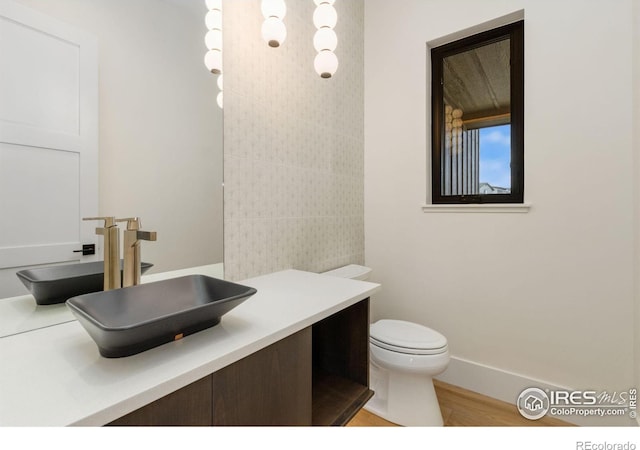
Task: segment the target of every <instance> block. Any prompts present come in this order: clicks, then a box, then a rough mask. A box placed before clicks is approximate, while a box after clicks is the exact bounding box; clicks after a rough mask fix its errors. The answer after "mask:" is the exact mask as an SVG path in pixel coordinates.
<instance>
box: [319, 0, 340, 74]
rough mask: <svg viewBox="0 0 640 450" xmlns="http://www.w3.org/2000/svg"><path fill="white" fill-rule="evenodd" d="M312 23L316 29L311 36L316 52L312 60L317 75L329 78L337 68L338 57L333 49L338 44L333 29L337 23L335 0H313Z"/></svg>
mask: <svg viewBox="0 0 640 450" xmlns="http://www.w3.org/2000/svg"><path fill="white" fill-rule="evenodd" d="M314 2H315V4H316V9H315V11H314V12H313V24H314V25H315V27H316V29H317V31H316V34H315V35H314V37H313V46H314V48H315V49H316V51H317V52H318V54H317V55H316V58H315V60H314V62H313V66H314V68H315V69H316V72H317V73H318V75H320V76H321V77H322V78H331V77H332V76H333V74H335V73H336V70H338V57H337V56H336V54H335V53H334V50H335V49H336V47H337V46H338V36H337V35H336V32H335V31H334V28H335V26H336V24H337V23H338V13H337V11H336V9H335V8H334V7H333V4H334V3H335V0H314Z"/></svg>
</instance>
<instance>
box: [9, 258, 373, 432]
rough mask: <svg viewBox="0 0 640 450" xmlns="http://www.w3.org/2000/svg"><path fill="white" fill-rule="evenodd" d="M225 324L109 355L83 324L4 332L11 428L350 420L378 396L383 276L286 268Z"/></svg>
mask: <svg viewBox="0 0 640 450" xmlns="http://www.w3.org/2000/svg"><path fill="white" fill-rule="evenodd" d="M240 283H242V284H244V285H246V286H251V287H254V288H256V289H257V291H258V292H257V294H255V295H254V296H253V297H251V298H250V299H248V300H246V301H245V302H244V303H243V304H241V305H239V306H238V307H236V308H235V309H234V310H232V311H231V312H229V313H228V314H226V315H225V316H224V317H223V318H222V322H221V323H220V324H219V325H216V326H215V327H212V328H209V329H207V330H204V331H201V332H198V333H196V334H193V335H191V336H187V337H185V338H183V339H181V340H178V341H175V342H171V343H169V344H165V345H162V346H160V347H156V348H154V349H151V350H148V351H145V352H143V353H140V354H137V355H134V356H130V357H126V358H116V359H108V358H103V357H101V356H100V355H99V353H98V349H97V347H96V345H95V343H94V342H93V340H92V339H91V338H90V337H89V335H88V334H87V333H86V332H85V330H84V329H83V328H82V327H81V326H80V324H79V323H77V322H75V321H69V322H65V323H61V324H58V325H53V326H50V327H47V328H42V329H36V330H33V331H29V332H24V333H20V334H15V335H12V336H7V337H4V338H0V354H2V355H3V364H2V367H1V368H0V386H1V387H0V389H2V399H3V401H2V402H0V425H2V426H22V425H27V426H64V425H107V424H111V425H342V424H345V423H346V422H347V421H348V420H349V419H350V418H351V417H352V416H353V415H354V414H355V413H356V412H357V411H358V410H359V409H360V408H361V407H362V406H363V405H364V403H366V401H367V400H368V399H369V398H370V396H371V395H372V392H371V390H370V389H369V377H368V364H369V363H368V361H369V353H368V351H369V350H368V334H369V297H370V296H371V295H372V294H373V293H375V292H377V291H378V290H379V289H380V286H379V285H377V284H375V283H369V282H364V281H355V280H349V279H343V278H334V277H330V276H326V275H320V274H314V273H309V272H302V271H296V270H286V271H282V272H277V273H274V274H269V275H265V276H261V277H257V278H252V279H248V280H243V281H241V282H240Z"/></svg>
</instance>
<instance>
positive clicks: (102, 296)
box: [67, 275, 256, 358]
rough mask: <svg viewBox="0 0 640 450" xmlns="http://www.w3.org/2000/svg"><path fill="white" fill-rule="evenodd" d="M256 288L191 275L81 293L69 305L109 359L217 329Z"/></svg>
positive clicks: (70, 300) (102, 353)
mask: <svg viewBox="0 0 640 450" xmlns="http://www.w3.org/2000/svg"><path fill="white" fill-rule="evenodd" d="M255 293H256V290H255V289H254V288H251V287H248V286H243V285H241V284H235V283H231V282H229V281H224V280H219V279H217V278H212V277H208V276H205V275H189V276H185V277H180V278H172V279H169V280H163V281H156V282H154V283H147V284H141V285H139V286H132V287H128V288H123V289H114V290H111V291H105V292H96V293H93V294H86V295H80V296H77V297H73V298H70V299H69V300H67V306H68V307H69V308H70V309H71V312H72V313H73V314H74V315H75V316H76V318H77V319H78V322H80V324H81V325H82V326H83V327H84V328H85V330H87V332H88V333H89V335H90V336H91V338H93V340H94V341H95V342H96V344H97V345H98V350H100V354H101V355H102V356H104V357H106V358H119V357H122V356H130V355H135V354H136V353H140V352H142V351H145V350H148V349H150V348H153V347H156V346H158V345H162V344H165V343H167V342H171V341H174V340H178V339H181V338H182V337H184V336H187V335H189V334H193V333H196V332H198V331H201V330H204V329H205V328H209V327H212V326H214V325H217V324H218V323H219V322H220V318H221V317H222V315H224V314H225V313H227V312H229V311H230V310H231V309H233V308H235V307H236V306H238V305H239V304H240V303H242V302H243V301H245V300H246V299H247V298H249V297H251V296H252V295H253V294H255Z"/></svg>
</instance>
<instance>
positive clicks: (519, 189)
mask: <svg viewBox="0 0 640 450" xmlns="http://www.w3.org/2000/svg"><path fill="white" fill-rule="evenodd" d="M523 28H524V23H523V22H522V21H520V22H517V23H514V24H511V25H507V26H504V27H501V28H497V29H494V30H491V31H487V32H484V33H480V34H478V35H475V36H471V37H468V38H465V39H462V40H459V41H456V42H452V43H449V44H446V45H444V46H441V47H436V48H433V49H431V63H432V155H431V161H432V202H433V203H522V202H523V198H524V33H523Z"/></svg>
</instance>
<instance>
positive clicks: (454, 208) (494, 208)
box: [422, 203, 531, 213]
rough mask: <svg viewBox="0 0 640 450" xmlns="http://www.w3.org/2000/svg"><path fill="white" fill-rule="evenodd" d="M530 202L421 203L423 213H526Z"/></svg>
mask: <svg viewBox="0 0 640 450" xmlns="http://www.w3.org/2000/svg"><path fill="white" fill-rule="evenodd" d="M530 208H531V203H491V204H487V203H473V204H471V203H470V204H455V205H446V204H436V205H433V204H431V205H422V212H425V213H461V212H465V213H527V212H529V209H530Z"/></svg>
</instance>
